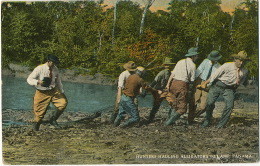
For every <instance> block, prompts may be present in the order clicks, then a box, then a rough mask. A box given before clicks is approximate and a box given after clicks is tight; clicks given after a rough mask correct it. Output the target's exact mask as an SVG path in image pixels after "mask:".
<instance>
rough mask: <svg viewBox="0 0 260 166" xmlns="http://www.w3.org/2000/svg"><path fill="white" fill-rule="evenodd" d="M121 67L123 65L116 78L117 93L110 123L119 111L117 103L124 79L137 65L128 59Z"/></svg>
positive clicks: (133, 71) (132, 72)
mask: <svg viewBox="0 0 260 166" xmlns="http://www.w3.org/2000/svg"><path fill="white" fill-rule="evenodd" d="M123 67H124V69H125V71H123V72H122V73H121V74H120V75H119V78H118V87H117V95H116V101H115V107H114V112H113V113H112V115H111V117H110V120H111V123H114V121H115V119H116V117H117V114H118V111H119V109H118V105H119V102H120V98H121V95H122V90H123V89H124V84H125V81H126V79H127V78H128V77H129V76H130V75H132V74H134V73H135V71H136V67H137V66H136V64H135V62H133V61H129V62H127V63H125V64H124V66H123Z"/></svg>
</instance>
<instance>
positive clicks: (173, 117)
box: [165, 110, 181, 126]
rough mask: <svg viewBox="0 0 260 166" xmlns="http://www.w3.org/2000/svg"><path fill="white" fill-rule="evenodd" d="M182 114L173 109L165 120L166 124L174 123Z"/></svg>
mask: <svg viewBox="0 0 260 166" xmlns="http://www.w3.org/2000/svg"><path fill="white" fill-rule="evenodd" d="M180 116H181V115H180V114H179V113H178V112H176V111H175V110H172V112H171V116H170V118H169V119H168V120H167V121H166V122H165V126H169V125H172V124H173V123H174V122H175V121H176V120H178V119H179V118H180Z"/></svg>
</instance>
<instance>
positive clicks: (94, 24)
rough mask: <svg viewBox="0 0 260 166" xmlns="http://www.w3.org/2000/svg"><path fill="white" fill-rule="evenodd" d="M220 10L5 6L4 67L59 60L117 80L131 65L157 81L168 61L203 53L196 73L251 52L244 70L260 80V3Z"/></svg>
mask: <svg viewBox="0 0 260 166" xmlns="http://www.w3.org/2000/svg"><path fill="white" fill-rule="evenodd" d="M149 2H150V4H149V5H150V6H151V5H152V4H151V0H150V1H149V0H148V1H147V3H149ZM220 4H221V1H220V0H196V1H195V0H192V1H191V0H182V1H181V0H172V1H171V2H170V3H169V4H168V5H169V6H168V10H167V11H163V10H158V11H155V12H152V11H150V10H149V6H148V7H146V8H145V7H141V5H140V4H139V3H136V2H132V1H130V0H118V1H117V3H116V5H115V6H113V7H108V6H106V5H105V4H104V1H103V0H100V1H98V2H95V1H69V2H62V1H47V2H43V1H42V2H39V1H38V2H31V3H27V2H2V5H1V14H2V17H1V19H2V20H1V22H2V24H1V28H2V30H1V36H2V43H1V44H2V67H6V66H7V65H8V64H9V63H17V64H22V65H26V66H29V67H32V68H34V67H35V66H36V65H39V64H41V63H42V62H43V60H44V57H45V56H46V55H47V54H54V55H57V56H58V57H59V59H60V61H61V63H60V64H59V68H63V69H75V70H78V71H79V73H82V74H95V73H103V74H105V75H109V76H111V77H114V78H116V77H118V75H119V74H120V73H121V72H122V70H123V69H122V64H124V63H126V62H127V61H130V60H132V61H135V62H136V63H137V64H138V65H140V66H144V67H146V68H147V69H149V71H148V72H149V75H150V76H151V77H154V76H155V75H156V74H157V73H158V71H159V70H160V66H161V65H162V62H163V60H164V58H165V57H170V58H172V59H173V61H174V62H177V61H178V60H180V59H183V58H184V55H185V54H186V53H187V50H188V49H189V48H190V47H194V46H197V47H198V49H199V52H200V56H199V59H198V60H197V62H196V64H197V65H199V64H200V62H202V60H203V59H204V58H206V57H207V55H208V54H209V53H210V52H211V51H212V50H219V51H220V53H221V54H222V55H223V58H222V59H221V60H220V63H225V62H227V61H230V60H231V59H230V55H231V54H233V53H238V52H239V51H241V50H245V51H246V52H247V53H248V56H249V58H250V61H248V62H247V63H246V68H247V69H248V70H249V71H250V76H251V77H254V76H258V3H257V1H256V0H245V1H244V2H243V3H241V4H240V5H239V6H238V7H237V8H236V9H235V11H234V12H232V13H227V12H224V11H222V10H221V7H220ZM144 9H146V11H145V15H144ZM141 22H142V23H141ZM141 25H142V30H140V26H141Z"/></svg>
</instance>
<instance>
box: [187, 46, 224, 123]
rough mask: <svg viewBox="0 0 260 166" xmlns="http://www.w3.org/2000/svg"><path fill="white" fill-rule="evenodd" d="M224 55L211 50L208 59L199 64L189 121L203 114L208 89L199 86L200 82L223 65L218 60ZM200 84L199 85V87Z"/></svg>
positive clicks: (191, 121)
mask: <svg viewBox="0 0 260 166" xmlns="http://www.w3.org/2000/svg"><path fill="white" fill-rule="evenodd" d="M221 57H222V56H221V55H220V54H219V52H218V51H215V50H213V51H211V52H210V54H209V55H208V56H207V58H206V59H204V60H203V62H202V63H201V64H200V65H199V67H198V68H197V69H196V71H195V82H194V87H193V94H192V97H191V100H190V103H189V113H188V123H189V124H192V123H193V120H194V118H195V117H196V116H199V115H201V114H203V113H204V112H205V111H204V109H205V106H206V99H207V94H208V89H201V88H199V87H200V86H198V85H200V84H203V83H204V82H205V81H207V80H208V79H209V78H210V76H211V75H212V74H213V73H214V72H215V71H216V69H217V68H219V67H220V66H221V65H220V64H219V63H218V60H219V59H220V58H221ZM197 86H198V87H197Z"/></svg>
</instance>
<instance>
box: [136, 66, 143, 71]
mask: <svg viewBox="0 0 260 166" xmlns="http://www.w3.org/2000/svg"><path fill="white" fill-rule="evenodd" d="M136 69H137V70H139V71H140V72H143V71H144V67H142V66H138V67H137V68H136Z"/></svg>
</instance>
